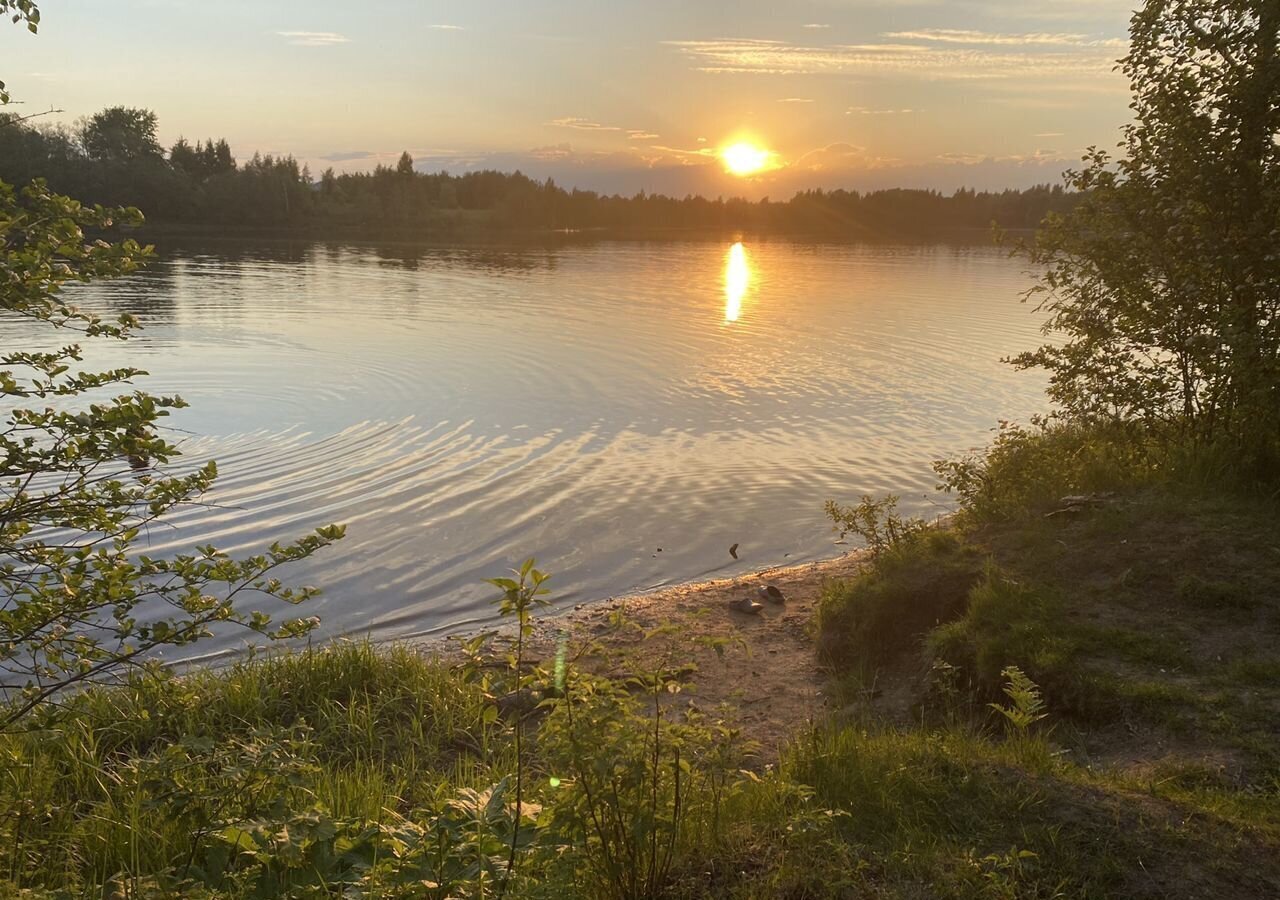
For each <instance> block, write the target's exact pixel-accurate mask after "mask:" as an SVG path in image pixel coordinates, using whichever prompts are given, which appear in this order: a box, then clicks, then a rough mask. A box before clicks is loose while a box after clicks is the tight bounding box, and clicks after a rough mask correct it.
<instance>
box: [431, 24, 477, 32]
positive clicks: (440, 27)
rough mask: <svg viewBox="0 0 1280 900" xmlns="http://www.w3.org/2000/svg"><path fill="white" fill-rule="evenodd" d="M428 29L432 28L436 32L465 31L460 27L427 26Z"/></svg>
mask: <svg viewBox="0 0 1280 900" xmlns="http://www.w3.org/2000/svg"><path fill="white" fill-rule="evenodd" d="M427 27H428V28H434V29H435V30H436V31H466V30H467V29H466V28H465V27H463V26H462V25H428V26H427Z"/></svg>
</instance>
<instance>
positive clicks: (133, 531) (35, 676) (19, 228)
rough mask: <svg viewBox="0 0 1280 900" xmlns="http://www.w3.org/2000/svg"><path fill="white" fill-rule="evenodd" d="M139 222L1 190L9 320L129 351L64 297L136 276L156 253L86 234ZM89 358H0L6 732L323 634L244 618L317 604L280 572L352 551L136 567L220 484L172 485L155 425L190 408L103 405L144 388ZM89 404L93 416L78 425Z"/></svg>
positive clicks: (202, 478)
mask: <svg viewBox="0 0 1280 900" xmlns="http://www.w3.org/2000/svg"><path fill="white" fill-rule="evenodd" d="M139 220H140V216H139V215H138V213H137V211H136V210H131V209H126V210H107V209H103V208H102V207H94V208H92V209H89V208H85V207H82V206H81V205H80V204H78V203H76V202H75V201H72V200H69V199H67V198H66V197H60V196H58V195H55V194H52V193H50V192H49V190H48V189H47V188H46V187H45V186H44V185H43V183H41V182H35V183H33V184H31V185H28V186H27V187H26V188H24V189H23V190H22V191H21V192H20V193H18V192H15V191H14V190H13V189H12V188H10V187H9V186H8V185H4V184H0V271H3V272H4V273H5V281H4V284H3V287H0V308H2V309H3V310H4V311H5V312H6V313H8V314H10V315H14V316H19V317H23V318H26V319H30V320H32V321H34V322H41V323H46V324H48V325H51V326H53V327H55V328H58V329H62V330H66V331H72V332H76V333H80V334H83V335H85V336H90V337H95V336H107V337H113V338H118V339H123V338H126V337H128V335H129V333H130V332H131V330H132V329H133V328H134V327H136V324H137V323H136V322H135V321H134V320H133V319H132V318H131V317H129V316H121V317H120V318H118V319H117V320H115V321H106V320H103V319H102V318H100V317H99V316H97V315H95V314H93V313H90V312H86V311H83V310H80V309H78V308H76V307H75V306H72V305H71V304H69V303H68V302H66V300H65V299H64V298H63V295H62V289H63V288H64V287H65V286H66V285H68V284H75V283H83V282H87V281H91V280H94V279H101V278H111V277H116V276H120V275H126V274H128V273H130V272H133V271H135V270H136V269H137V267H138V266H139V265H140V264H142V262H144V261H145V259H146V258H147V256H148V254H149V250H145V249H144V248H141V247H139V246H138V245H137V244H136V243H135V242H133V241H129V240H126V241H124V242H122V243H120V244H117V245H111V244H107V243H105V242H102V241H90V240H88V239H86V238H85V235H84V229H85V228H106V227H109V226H111V225H112V224H114V223H115V222H116V221H125V222H129V221H134V222H136V221H139ZM81 358H82V354H81V350H80V348H79V347H78V346H76V345H73V344H72V345H67V346H64V347H62V348H60V349H56V350H51V351H41V352H22V351H7V352H5V353H4V354H3V356H0V366H3V370H0V397H3V399H4V401H5V402H6V404H7V405H8V412H7V415H6V419H5V424H4V426H3V430H0V460H2V462H0V483H2V487H0V597H2V598H3V600H2V602H0V667H2V668H3V671H4V673H5V680H6V683H7V684H8V686H9V687H10V688H11V689H14V690H16V691H17V694H16V696H15V697H13V698H11V701H12V702H10V703H8V704H6V705H5V706H4V708H3V709H2V710H0V730H5V729H9V728H12V727H15V726H16V725H18V724H19V722H20V721H21V720H22V719H24V718H25V717H26V716H27V715H28V714H29V713H31V712H32V711H33V710H35V709H37V708H38V707H40V706H42V705H47V704H49V703H50V702H51V701H53V700H54V699H55V698H56V697H57V696H58V695H59V694H60V693H61V692H62V691H63V690H64V689H66V688H67V687H69V686H72V685H77V684H81V683H83V682H86V681H92V680H98V679H102V678H105V677H110V676H112V675H114V674H116V673H117V672H118V670H119V669H120V668H121V667H122V666H124V665H128V664H139V663H142V662H143V661H145V660H146V659H147V658H148V656H149V655H150V654H152V653H153V652H154V651H155V650H156V649H158V648H160V647H164V646H181V645H184V644H189V643H191V642H193V641H196V640H199V639H200V638H202V637H205V636H207V635H208V634H210V633H211V630H212V628H213V627H215V626H217V625H219V624H221V623H227V624H235V625H241V626H244V627H247V628H250V629H252V630H254V631H256V632H258V633H260V634H263V635H267V636H269V637H272V638H285V637H295V636H297V635H301V634H305V633H306V632H307V631H309V630H310V629H311V628H312V627H314V625H315V624H316V623H315V620H314V619H303V618H292V619H288V620H285V621H283V622H280V623H278V624H276V623H273V622H272V617H271V616H270V615H269V614H267V613H266V612H263V611H244V610H241V609H239V608H238V606H237V605H236V602H237V600H238V599H240V598H241V597H242V596H243V595H246V594H255V593H256V594H259V595H264V596H267V597H271V598H275V599H276V600H279V601H283V602H284V603H286V604H296V603H300V602H302V601H304V600H306V599H307V598H308V597H311V596H313V595H314V593H315V590H314V589H311V588H304V589H301V590H294V589H291V588H287V587H285V586H284V585H282V584H281V583H280V582H279V580H277V579H276V578H275V577H274V575H273V573H274V570H275V569H276V568H278V567H280V566H282V565H284V564H286V563H289V562H293V561H295V560H298V559H301V558H303V557H305V556H307V555H309V554H311V553H313V552H315V551H316V550H318V549H320V548H321V547H324V546H326V545H327V544H329V543H331V542H332V541H334V540H336V539H338V538H340V537H341V535H342V529H341V528H338V527H332V526H331V527H326V528H322V529H319V530H318V531H317V532H316V533H315V534H313V535H311V536H309V537H306V538H303V539H302V540H300V541H298V542H297V543H294V544H290V545H280V544H276V545H273V546H272V547H271V548H270V550H269V551H268V552H267V553H266V554H261V555H256V556H251V557H248V558H245V559H242V560H235V559H232V558H231V557H229V556H227V555H226V554H223V553H221V552H219V551H218V550H216V549H215V548H213V547H202V548H198V549H197V550H196V552H194V553H190V554H181V555H178V556H176V557H174V558H171V559H155V558H150V557H147V556H145V555H139V554H137V553H136V552H135V550H134V545H135V543H136V541H137V540H138V537H139V535H140V534H141V533H142V532H143V530H144V529H145V528H147V527H148V526H150V525H151V524H153V523H155V522H156V521H158V520H160V519H161V517H162V516H163V515H164V514H165V513H166V512H168V511H170V510H171V509H173V508H174V507H175V506H177V505H179V504H181V503H183V502H186V501H189V500H191V499H192V498H194V497H196V496H198V495H199V494H200V493H202V492H203V491H205V490H207V489H208V487H209V486H210V485H211V484H212V482H213V479H214V477H215V475H216V469H215V467H214V466H213V464H212V463H210V464H207V465H205V466H203V467H201V468H199V469H197V470H195V471H193V472H190V473H188V474H183V475H173V476H170V475H165V474H164V473H163V472H161V471H160V470H159V469H158V468H157V467H158V466H161V465H163V464H164V463H166V462H168V461H169V460H171V459H172V458H174V457H175V456H176V455H177V451H176V448H175V447H174V446H173V445H171V444H170V443H168V442H167V441H165V440H163V439H162V438H161V437H160V436H159V434H158V433H157V432H156V430H155V428H156V424H157V422H158V421H159V420H161V419H162V418H163V417H164V416H166V415H167V414H168V413H169V411H170V410H172V409H177V408H180V407H182V406H183V405H184V404H183V402H182V401H181V399H179V398H177V397H155V396H152V395H149V394H146V393H143V392H140V391H134V392H132V393H128V394H122V395H119V396H116V397H105V396H102V394H101V393H100V392H102V391H105V390H108V389H111V388H113V387H116V386H119V385H122V384H127V383H129V382H131V381H132V379H134V378H135V377H137V376H139V375H142V374H144V373H143V372H141V370H138V369H135V368H122V369H115V370H112V371H109V372H97V373H91V372H84V371H74V370H73V368H72V366H74V364H75V363H78V362H79V361H80V360H81ZM79 398H92V402H91V403H90V404H89V405H88V406H87V407H84V408H79V409H77V408H75V407H73V406H72V405H71V404H72V403H73V402H74V401H75V400H77V399H79ZM33 403H42V404H44V405H42V406H37V405H32V404H33Z"/></svg>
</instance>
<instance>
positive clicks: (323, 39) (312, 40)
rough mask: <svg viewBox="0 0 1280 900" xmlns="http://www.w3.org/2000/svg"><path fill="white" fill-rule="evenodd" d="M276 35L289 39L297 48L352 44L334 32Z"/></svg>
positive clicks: (290, 32)
mask: <svg viewBox="0 0 1280 900" xmlns="http://www.w3.org/2000/svg"><path fill="white" fill-rule="evenodd" d="M276 34H278V35H280V37H282V38H287V39H288V41H289V43H290V44H293V45H294V46H295V47H332V46H334V45H335V44H346V43H350V39H349V38H346V37H344V36H343V35H340V34H338V33H337V32H334V31H277V32H276Z"/></svg>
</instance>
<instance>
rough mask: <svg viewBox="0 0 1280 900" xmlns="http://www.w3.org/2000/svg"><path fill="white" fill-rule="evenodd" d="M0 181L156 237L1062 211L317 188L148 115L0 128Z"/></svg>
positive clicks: (980, 200) (414, 185)
mask: <svg viewBox="0 0 1280 900" xmlns="http://www.w3.org/2000/svg"><path fill="white" fill-rule="evenodd" d="M0 122H2V124H0V178H4V179H5V180H6V181H8V182H10V183H13V184H17V185H23V184H27V183H29V182H30V181H31V180H33V179H35V178H37V177H39V178H44V179H46V180H47V182H48V183H49V185H50V187H51V188H52V189H54V190H56V191H58V192H60V193H65V194H69V195H71V196H76V197H80V198H82V199H84V200H86V201H90V202H94V203H101V204H103V205H107V206H136V207H139V208H142V209H145V210H146V211H147V215H148V217H149V220H150V221H151V222H153V223H161V224H183V225H216V226H221V227H245V226H248V227H286V228H304V229H305V228H318V229H323V228H326V227H337V228H347V227H349V228H363V229H381V230H395V231H415V232H427V233H430V232H431V231H433V230H462V229H469V228H471V229H476V228H497V229H554V228H566V229H691V230H704V231H716V230H730V229H736V230H746V231H755V232H804V233H822V234H830V235H841V236H852V237H857V236H874V235H878V234H881V235H890V236H905V237H910V236H921V237H928V236H936V235H939V234H944V233H948V232H954V231H956V230H962V229H987V228H989V227H990V226H991V225H992V224H993V223H995V224H997V225H999V226H1000V227H1002V228H1006V229H1030V228H1034V227H1035V226H1036V225H1038V224H1039V222H1040V221H1041V220H1042V219H1043V218H1044V216H1045V215H1046V214H1047V213H1049V212H1065V211H1067V210H1069V209H1070V208H1071V206H1072V205H1073V203H1074V202H1075V196H1074V194H1072V193H1071V192H1069V191H1066V190H1064V189H1063V188H1062V187H1061V186H1049V185H1041V186H1037V187H1033V188H1029V189H1027V190H1005V191H999V192H978V191H973V190H968V189H962V190H958V191H956V192H954V193H953V194H950V195H948V194H944V193H941V192H939V191H932V190H904V189H897V190H881V191H874V192H869V193H861V192H858V191H848V190H821V189H819V190H809V191H802V192H799V193H797V194H796V195H795V196H794V197H792V198H791V199H790V200H787V201H783V202H770V201H769V200H768V199H764V200H761V201H758V202H752V201H748V200H744V199H741V198H730V199H725V198H716V199H708V198H706V197H701V196H692V195H691V196H686V197H683V198H676V197H669V196H665V195H662V194H650V193H645V192H643V191H642V192H640V193H638V194H635V195H633V196H620V195H617V194H612V195H610V194H601V193H597V192H595V191H584V190H578V189H576V188H571V189H566V188H563V187H560V186H559V185H557V184H556V183H555V182H554V181H553V180H552V179H547V180H545V181H539V180H537V179H534V178H530V177H529V176H527V175H524V174H522V173H521V172H519V171H517V172H512V173H507V172H498V171H493V170H484V171H475V172H467V173H464V174H460V175H451V174H449V173H448V172H443V171H442V172H434V173H427V172H420V171H418V170H417V169H416V168H415V166H414V161H413V159H412V157H410V155H409V154H408V153H407V152H406V153H404V154H402V155H401V156H400V159H399V161H398V162H397V164H396V165H395V166H385V165H379V166H377V167H376V168H375V169H374V170H373V171H372V172H352V173H335V172H334V171H333V169H332V168H330V169H327V170H326V171H325V172H323V173H322V174H321V175H320V176H319V178H314V177H313V175H312V173H311V171H310V170H309V168H308V167H307V166H306V165H300V164H299V163H298V161H297V160H296V159H294V158H293V157H292V156H275V155H272V154H259V153H255V154H254V155H253V156H252V157H250V158H248V159H247V160H243V161H240V160H237V157H236V156H235V154H234V153H233V151H232V148H231V146H230V144H229V143H228V142H227V141H226V139H219V140H214V139H213V138H207V139H204V140H197V141H196V142H195V143H194V144H193V143H191V142H190V141H188V140H187V139H186V138H179V139H178V140H177V141H176V142H175V143H174V144H173V146H172V147H170V148H168V150H166V149H165V148H164V147H163V146H162V145H161V144H160V141H159V139H158V138H157V127H158V121H157V117H156V114H155V113H154V112H152V111H150V110H146V109H133V108H127V107H122V106H116V107H111V108H108V109H104V110H103V111H101V112H99V113H96V114H95V115H93V116H90V117H89V118H87V119H86V120H84V121H83V122H82V123H80V124H79V125H77V126H76V127H74V128H68V127H66V126H64V125H53V126H50V125H42V124H39V123H33V122H29V121H20V120H18V118H17V117H16V116H10V117H8V119H7V120H0Z"/></svg>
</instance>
